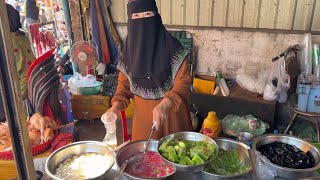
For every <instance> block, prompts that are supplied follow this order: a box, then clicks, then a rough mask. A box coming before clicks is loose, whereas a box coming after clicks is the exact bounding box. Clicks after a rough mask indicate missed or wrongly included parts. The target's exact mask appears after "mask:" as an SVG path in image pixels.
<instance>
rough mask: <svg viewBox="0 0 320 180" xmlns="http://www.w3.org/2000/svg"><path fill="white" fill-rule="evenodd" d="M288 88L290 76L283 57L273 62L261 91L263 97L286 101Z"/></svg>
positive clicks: (281, 101)
mask: <svg viewBox="0 0 320 180" xmlns="http://www.w3.org/2000/svg"><path fill="white" fill-rule="evenodd" d="M289 88H290V76H289V75H288V73H287V72H286V69H285V59H284V58H280V59H278V60H277V61H275V62H273V64H272V69H271V72H270V75H269V78H268V82H267V85H266V87H265V89H264V92H263V99H265V100H268V101H273V100H278V101H279V102H280V103H284V102H286V101H287V91H288V89H289Z"/></svg>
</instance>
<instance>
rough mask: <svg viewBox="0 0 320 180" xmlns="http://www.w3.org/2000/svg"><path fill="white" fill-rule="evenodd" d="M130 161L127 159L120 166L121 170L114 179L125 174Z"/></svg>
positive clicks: (116, 179)
mask: <svg viewBox="0 0 320 180" xmlns="http://www.w3.org/2000/svg"><path fill="white" fill-rule="evenodd" d="M128 161H129V160H126V161H125V162H124V163H123V164H122V165H121V167H120V170H119V171H118V173H117V174H116V176H115V178H114V180H118V179H120V176H121V175H122V174H123V172H124V170H125V169H126V167H127V165H128Z"/></svg>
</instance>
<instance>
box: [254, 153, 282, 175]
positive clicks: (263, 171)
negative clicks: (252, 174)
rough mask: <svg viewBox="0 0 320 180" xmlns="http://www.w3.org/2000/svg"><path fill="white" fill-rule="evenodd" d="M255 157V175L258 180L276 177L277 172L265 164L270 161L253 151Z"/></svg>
mask: <svg viewBox="0 0 320 180" xmlns="http://www.w3.org/2000/svg"><path fill="white" fill-rule="evenodd" d="M255 155H256V166H255V167H256V173H257V177H259V180H270V179H274V177H276V176H277V171H276V169H274V168H273V167H272V166H270V165H269V164H268V163H266V162H270V160H269V159H268V158H267V157H265V156H263V155H262V154H261V153H260V152H259V151H255Z"/></svg>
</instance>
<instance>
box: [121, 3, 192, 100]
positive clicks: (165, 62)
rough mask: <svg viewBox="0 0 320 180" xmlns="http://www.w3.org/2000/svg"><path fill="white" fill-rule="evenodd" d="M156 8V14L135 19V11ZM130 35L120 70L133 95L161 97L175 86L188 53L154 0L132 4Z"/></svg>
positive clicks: (129, 8) (130, 6)
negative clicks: (165, 23) (159, 11)
mask: <svg viewBox="0 0 320 180" xmlns="http://www.w3.org/2000/svg"><path fill="white" fill-rule="evenodd" d="M146 11H153V12H154V13H155V16H152V17H147V18H140V19H131V15H132V14H133V13H139V12H146ZM128 17H129V18H128V36H127V40H126V43H125V47H124V49H123V56H122V58H121V59H120V60H119V63H118V69H119V70H120V71H121V72H122V73H123V74H124V75H125V76H126V77H127V78H128V80H129V82H130V90H131V92H132V93H133V94H135V95H137V96H140V97H142V98H144V99H160V98H163V97H164V94H165V93H166V92H167V91H169V90H170V89H171V88H172V87H173V83H174V80H175V77H176V75H177V73H178V71H179V69H180V67H181V65H182V63H183V60H184V59H185V57H186V56H187V55H188V52H187V51H186V50H185V49H184V48H183V47H182V46H181V44H180V43H179V42H178V40H177V39H175V38H174V37H173V36H171V35H170V34H169V33H168V31H167V30H166V29H165V27H164V26H163V24H162V21H161V17H160V15H159V14H158V12H157V6H156V3H155V1H154V0H135V1H132V2H129V3H128Z"/></svg>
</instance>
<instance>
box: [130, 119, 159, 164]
mask: <svg viewBox="0 0 320 180" xmlns="http://www.w3.org/2000/svg"><path fill="white" fill-rule="evenodd" d="M155 128H156V123H155V122H154V123H153V125H152V127H151V132H150V135H149V138H148V140H147V145H146V147H145V148H144V151H143V153H138V154H136V155H135V156H133V157H131V158H130V159H129V164H132V163H135V162H138V161H143V158H144V155H145V154H146V151H147V148H148V145H149V142H150V139H151V136H152V133H153V131H155Z"/></svg>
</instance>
